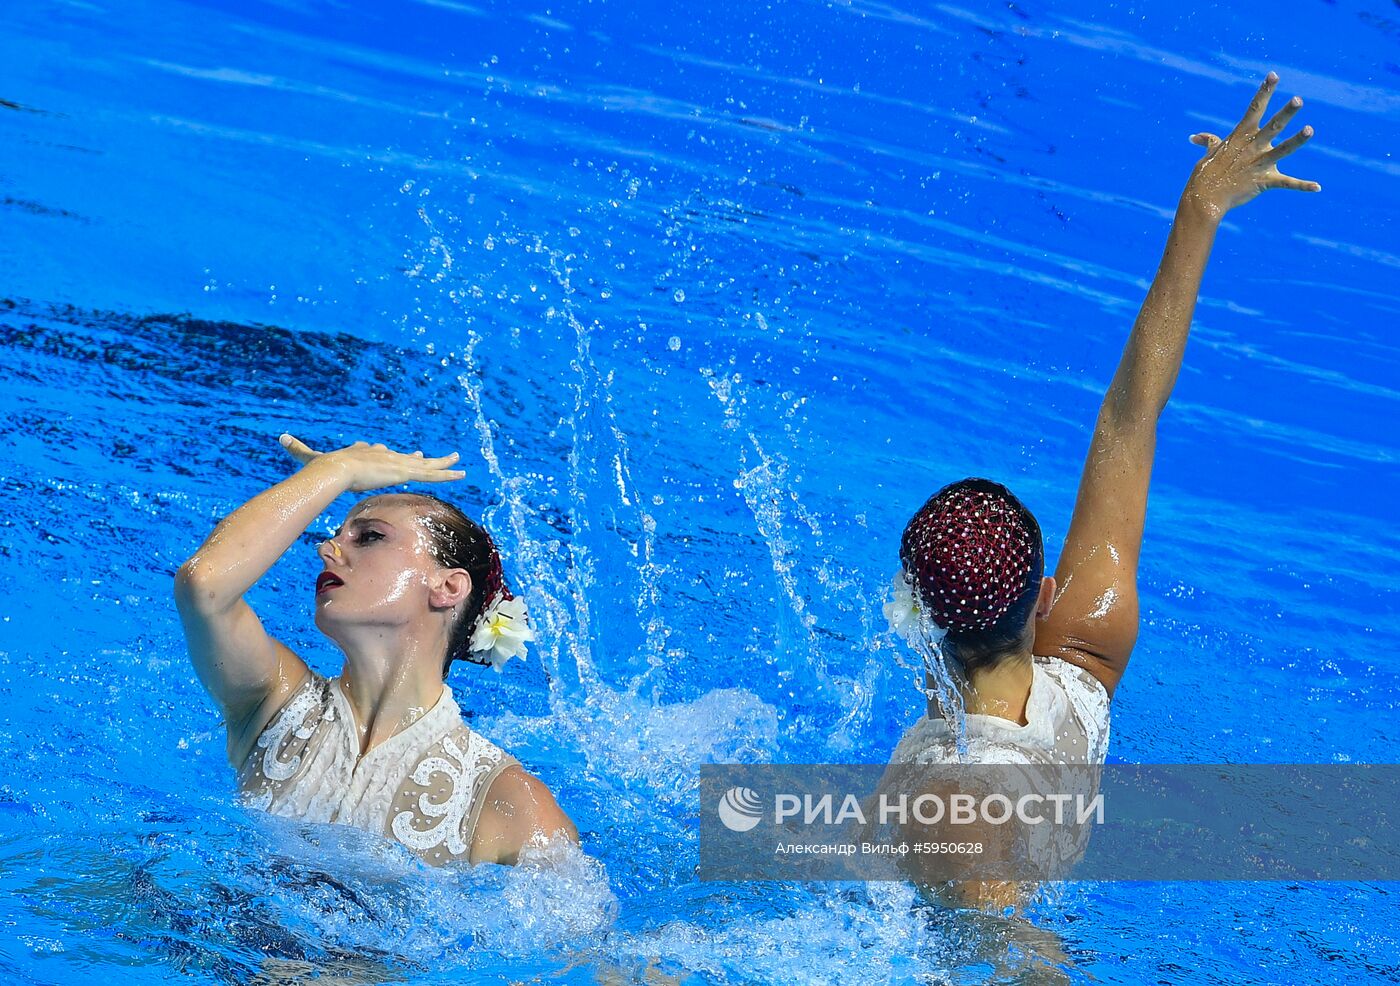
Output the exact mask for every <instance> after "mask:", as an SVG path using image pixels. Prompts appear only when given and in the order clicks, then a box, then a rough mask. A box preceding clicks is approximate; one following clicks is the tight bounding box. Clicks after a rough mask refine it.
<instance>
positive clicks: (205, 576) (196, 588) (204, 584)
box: [174, 557, 229, 613]
mask: <svg viewBox="0 0 1400 986" xmlns="http://www.w3.org/2000/svg"><path fill="white" fill-rule="evenodd" d="M174 592H175V604H176V605H177V606H178V607H179V608H180V610H181V611H182V612H195V613H211V612H219V611H221V610H225V609H227V608H228V606H229V603H228V602H227V601H225V600H223V599H221V598H220V594H219V591H218V588H217V586H215V585H214V580H213V579H212V578H211V576H210V572H209V567H208V566H207V565H205V564H203V563H202V562H201V561H200V560H199V559H198V558H197V557H196V558H191V559H190V560H189V561H187V562H185V563H184V564H183V565H181V566H180V567H179V569H177V570H176V572H175V585H174Z"/></svg>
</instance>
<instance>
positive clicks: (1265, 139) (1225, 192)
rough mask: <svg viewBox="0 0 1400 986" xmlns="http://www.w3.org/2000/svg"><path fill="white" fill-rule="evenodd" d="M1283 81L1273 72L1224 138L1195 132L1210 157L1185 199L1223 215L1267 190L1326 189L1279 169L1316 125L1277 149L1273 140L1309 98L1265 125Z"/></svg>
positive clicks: (1195, 173) (1188, 186)
mask: <svg viewBox="0 0 1400 986" xmlns="http://www.w3.org/2000/svg"><path fill="white" fill-rule="evenodd" d="M1277 85H1278V75H1277V74H1276V73H1274V72H1270V73H1269V74H1268V76H1267V77H1266V78H1265V79H1264V84H1263V85H1261V86H1260V87H1259V91H1258V92H1256V93H1255V94H1254V99H1252V100H1251V101H1250V103H1249V109H1247V110H1246V111H1245V114H1244V118H1243V119H1242V120H1240V122H1239V125H1238V126H1236V127H1235V129H1234V130H1233V131H1231V133H1230V135H1229V136H1228V137H1226V138H1225V139H1224V140H1221V139H1220V138H1219V137H1217V136H1216V135H1215V134H1210V133H1198V134H1192V136H1191V143H1193V144H1199V145H1201V146H1202V147H1204V148H1205V149H1206V156H1205V157H1203V158H1202V159H1201V160H1200V161H1199V162H1197V164H1196V167H1195V169H1194V170H1193V171H1192V172H1191V180H1190V181H1189V182H1187V184H1186V195H1185V197H1186V198H1189V199H1191V200H1192V201H1194V202H1196V203H1198V204H1200V205H1201V206H1203V207H1204V208H1205V209H1206V210H1207V212H1208V213H1209V214H1210V215H1211V216H1212V217H1213V218H1216V219H1219V218H1220V217H1221V216H1223V215H1224V214H1225V213H1226V212H1228V211H1229V210H1231V209H1233V208H1234V207H1235V206H1237V205H1243V204H1244V203H1245V202H1248V201H1249V200H1250V199H1252V198H1254V196H1256V195H1258V194H1259V193H1260V192H1262V191H1264V189H1266V188H1291V189H1294V190H1296V191H1299V192H1320V191H1322V186H1321V185H1319V184H1318V183H1317V182H1315V181H1303V180H1302V179H1300V178H1291V177H1289V176H1288V175H1285V174H1282V173H1280V172H1279V170H1278V167H1277V164H1278V162H1279V161H1280V160H1282V159H1283V158H1285V157H1287V156H1288V155H1290V154H1292V153H1293V152H1294V151H1296V150H1297V149H1298V148H1300V147H1302V146H1303V145H1304V144H1306V143H1307V142H1308V139H1309V138H1310V137H1312V135H1313V129H1312V127H1304V128H1303V129H1302V130H1300V131H1298V132H1297V133H1296V134H1294V135H1293V136H1292V137H1289V138H1288V139H1287V140H1285V141H1284V142H1283V143H1281V144H1279V145H1278V146H1277V147H1275V146H1274V145H1273V143H1272V141H1273V139H1274V138H1275V137H1277V136H1278V135H1279V134H1281V133H1282V132H1283V128H1284V127H1286V126H1288V121H1289V120H1291V119H1293V114H1295V113H1297V112H1298V110H1299V109H1301V108H1302V105H1303V101H1302V100H1301V99H1299V98H1298V97H1297V96H1294V97H1293V98H1292V99H1290V100H1289V101H1288V102H1287V103H1286V104H1284V107H1283V109H1281V110H1279V111H1278V112H1277V113H1275V114H1274V116H1273V119H1271V120H1270V121H1269V122H1268V123H1266V124H1264V126H1262V127H1261V126H1260V125H1259V121H1260V120H1262V119H1263V117H1264V110H1265V108H1266V107H1267V106H1268V105H1269V97H1270V96H1272V95H1273V92H1274V87H1275V86H1277Z"/></svg>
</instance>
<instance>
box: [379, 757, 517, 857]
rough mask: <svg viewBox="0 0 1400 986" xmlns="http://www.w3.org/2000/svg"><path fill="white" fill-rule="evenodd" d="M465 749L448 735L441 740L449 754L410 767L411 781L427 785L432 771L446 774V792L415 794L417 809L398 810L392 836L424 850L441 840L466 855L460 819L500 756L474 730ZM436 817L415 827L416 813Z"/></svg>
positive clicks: (468, 810) (467, 849) (470, 805)
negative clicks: (437, 797)
mask: <svg viewBox="0 0 1400 986" xmlns="http://www.w3.org/2000/svg"><path fill="white" fill-rule="evenodd" d="M467 737H468V738H467V749H466V751H465V752H463V750H462V748H461V747H460V746H458V745H457V744H456V742H454V740H453V738H452V737H451V736H448V737H444V739H443V741H442V748H443V752H444V753H445V754H446V755H447V757H450V758H451V759H447V758H444V757H426V758H424V759H423V760H422V761H421V762H420V763H419V764H418V766H417V767H416V768H415V769H414V771H413V783H415V784H417V785H419V786H420V787H427V786H428V783H429V781H430V780H431V778H432V776H433V775H434V774H445V775H447V778H448V795H447V799H446V800H444V801H433V800H432V799H431V798H430V797H428V795H427V794H421V795H419V796H418V811H417V812H416V813H415V812H413V811H401V812H399V813H398V814H397V815H395V816H394V822H393V832H394V838H396V839H398V840H399V841H400V842H402V843H403V844H404V845H406V846H408V847H409V848H410V849H416V850H418V851H419V852H426V851H427V850H429V849H436V848H437V847H438V846H440V845H442V844H443V843H446V844H447V851H448V852H450V853H451V854H452V855H454V856H465V855H467V853H468V851H469V850H470V849H471V846H470V845H468V844H467V842H466V839H465V838H464V835H466V834H468V833H463V831H462V822H463V820H464V819H465V818H466V817H467V814H468V813H469V812H470V811H471V807H472V803H473V802H474V801H475V800H476V795H477V790H476V788H477V784H478V782H479V781H480V780H481V778H482V777H484V776H485V775H486V774H487V773H489V772H490V771H491V768H492V767H494V766H495V765H496V764H498V763H499V762H500V760H501V751H500V749H499V748H498V747H495V746H493V745H492V744H491V743H489V742H487V741H486V740H485V739H484V738H482V737H480V736H478V735H477V734H476V733H475V732H469V733H468V734H467ZM420 816H421V817H424V818H437V819H440V821H439V822H438V823H437V824H436V825H433V826H431V827H429V828H427V829H418V828H414V826H413V822H414V820H415V819H416V818H418V817H420Z"/></svg>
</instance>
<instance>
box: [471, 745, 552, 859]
mask: <svg viewBox="0 0 1400 986" xmlns="http://www.w3.org/2000/svg"><path fill="white" fill-rule="evenodd" d="M482 797H483V799H484V801H483V804H482V807H481V814H480V815H479V816H478V819H477V823H476V830H475V832H474V833H473V836H472V847H471V860H472V862H473V863H480V862H488V863H504V864H506V865H514V864H515V863H516V862H518V861H519V858H520V854H521V852H522V851H523V850H524V849H526V848H528V847H530V846H535V845H544V844H545V843H547V842H550V841H553V840H555V839H559V838H563V839H565V840H567V841H569V842H572V843H573V844H574V845H578V841H579V837H578V828H577V827H576V826H575V825H574V823H573V820H572V819H570V818H569V816H568V815H566V814H565V813H564V810H563V809H562V808H560V807H559V802H558V801H556V800H555V798H554V793H553V792H552V791H550V789H549V787H548V785H546V784H545V783H544V781H542V780H540V779H539V778H538V777H535V776H534V775H533V774H531V773H529V772H528V771H526V770H525V768H524V767H522V766H521V765H520V762H519V761H517V760H515V758H514V757H512V758H511V760H510V763H509V764H508V765H506V766H505V767H504V769H502V770H501V771H500V773H499V774H497V775H496V778H495V780H493V781H492V782H491V784H490V786H489V787H488V788H487V789H486V790H485V791H483V792H482Z"/></svg>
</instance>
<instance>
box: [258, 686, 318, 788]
mask: <svg viewBox="0 0 1400 986" xmlns="http://www.w3.org/2000/svg"><path fill="white" fill-rule="evenodd" d="M316 704H317V703H316V689H315V688H312V687H307V688H303V689H302V690H301V691H299V692H297V693H296V695H294V696H292V700H291V701H290V702H288V703H287V707H286V708H284V709H283V710H282V711H281V713H279V714H278V716H277V718H276V719H274V720H273V721H272V725H270V726H268V727H267V728H266V729H264V730H263V731H262V735H261V736H259V737H258V743H257V745H258V748H259V749H261V750H262V751H263V758H262V772H263V776H264V777H266V778H267V779H268V780H272V781H285V780H287V779H288V778H289V777H291V776H292V775H293V774H295V773H296V772H297V768H298V767H300V766H301V754H297V755H296V756H294V757H292V758H291V759H290V760H280V759H278V756H277V753H278V750H280V749H281V747H282V742H283V740H285V739H286V738H287V734H288V733H291V732H292V731H293V730H295V731H296V735H297V736H298V737H299V738H300V739H307V738H309V737H310V736H311V733H312V729H311V727H308V726H307V725H306V717H307V716H309V715H310V714H311V713H312V712H315V711H316Z"/></svg>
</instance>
